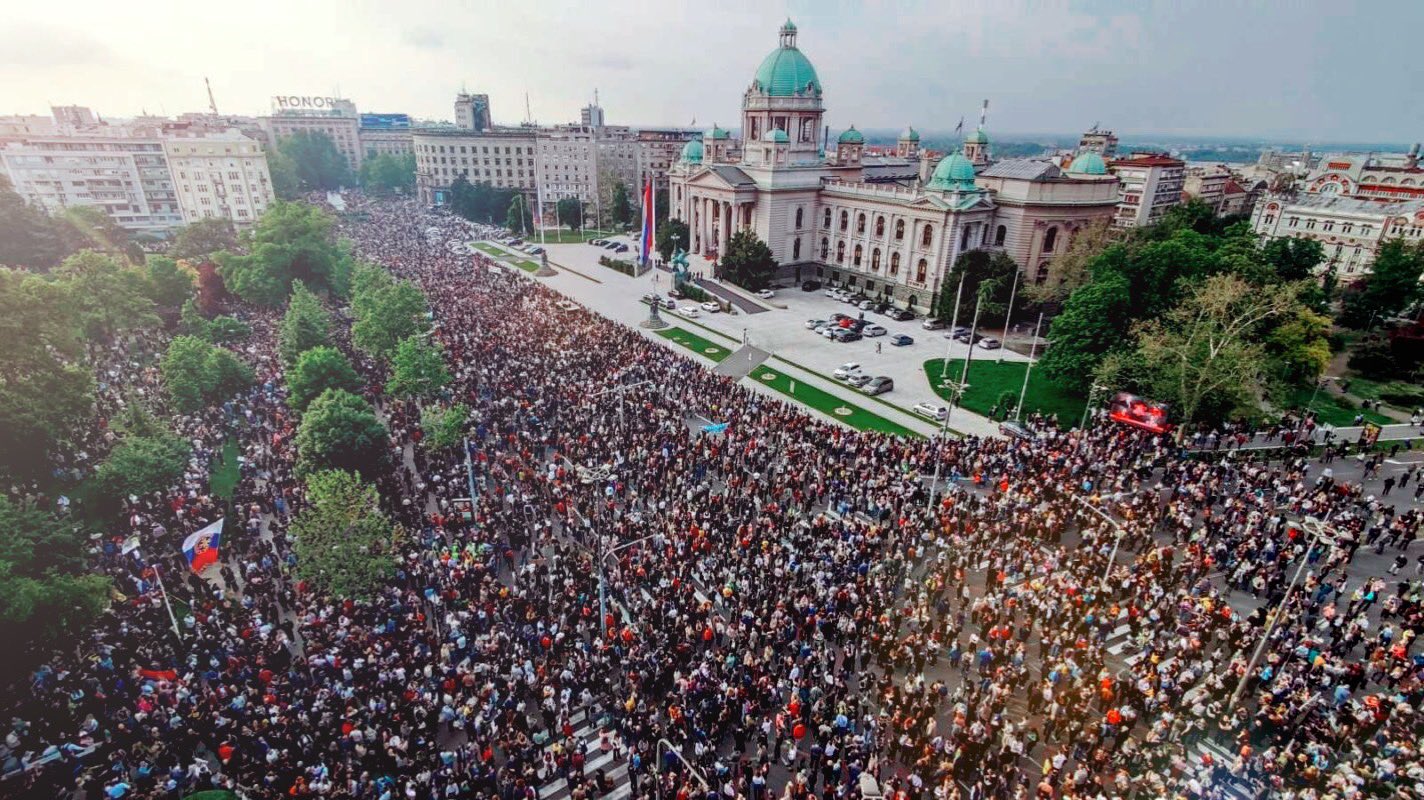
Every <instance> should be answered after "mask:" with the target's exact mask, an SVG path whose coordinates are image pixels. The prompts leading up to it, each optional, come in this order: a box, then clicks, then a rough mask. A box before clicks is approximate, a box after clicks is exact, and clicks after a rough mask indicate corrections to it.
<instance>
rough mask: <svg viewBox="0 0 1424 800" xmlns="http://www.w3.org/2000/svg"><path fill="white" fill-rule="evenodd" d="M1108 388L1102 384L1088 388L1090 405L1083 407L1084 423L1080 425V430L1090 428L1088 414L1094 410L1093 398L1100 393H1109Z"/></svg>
mask: <svg viewBox="0 0 1424 800" xmlns="http://www.w3.org/2000/svg"><path fill="white" fill-rule="evenodd" d="M1107 388H1108V387H1106V386H1104V385H1102V384H1101V383H1095V384H1093V385H1092V386H1091V387H1089V388H1088V404H1087V405H1085V406H1083V421H1082V422H1080V423H1078V427H1079V428H1084V429H1086V428H1087V427H1088V413H1089V412H1090V411H1092V410H1093V398H1094V397H1096V396H1097V394H1098V392H1105V391H1107Z"/></svg>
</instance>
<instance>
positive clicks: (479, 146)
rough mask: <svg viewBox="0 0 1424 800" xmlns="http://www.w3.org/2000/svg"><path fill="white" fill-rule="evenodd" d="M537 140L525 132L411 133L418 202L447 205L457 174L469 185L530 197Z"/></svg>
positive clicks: (429, 130)
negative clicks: (522, 191)
mask: <svg viewBox="0 0 1424 800" xmlns="http://www.w3.org/2000/svg"><path fill="white" fill-rule="evenodd" d="M535 140H536V136H535V134H534V131H533V130H532V129H525V128H496V129H493V130H488V131H466V130H459V129H456V128H417V129H415V130H414V131H413V132H412V135H411V146H412V148H413V149H414V151H415V183H416V191H417V192H419V194H420V199H421V202H424V203H427V204H432V205H440V204H443V203H445V202H446V195H447V193H448V191H449V188H450V184H451V183H452V182H453V181H454V180H455V178H456V177H457V176H460V175H463V176H464V177H465V179H466V180H468V181H469V182H470V183H481V182H483V183H488V184H490V185H491V186H494V187H495V188H500V189H521V190H524V191H527V192H530V193H532V192H533V191H534V189H535V183H536V181H535Z"/></svg>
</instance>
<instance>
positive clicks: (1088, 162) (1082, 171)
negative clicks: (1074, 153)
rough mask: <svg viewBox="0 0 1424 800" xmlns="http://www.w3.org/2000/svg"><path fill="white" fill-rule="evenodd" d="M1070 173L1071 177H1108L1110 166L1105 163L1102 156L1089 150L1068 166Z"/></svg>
mask: <svg viewBox="0 0 1424 800" xmlns="http://www.w3.org/2000/svg"><path fill="white" fill-rule="evenodd" d="M1068 173H1069V174H1070V175H1072V174H1077V175H1106V174H1108V165H1107V162H1105V161H1103V157H1102V156H1100V155H1098V154H1097V153H1095V152H1093V151H1092V150H1089V151H1088V152H1086V153H1083V154H1082V155H1079V156H1078V157H1077V158H1075V159H1073V163H1072V164H1069V165H1068Z"/></svg>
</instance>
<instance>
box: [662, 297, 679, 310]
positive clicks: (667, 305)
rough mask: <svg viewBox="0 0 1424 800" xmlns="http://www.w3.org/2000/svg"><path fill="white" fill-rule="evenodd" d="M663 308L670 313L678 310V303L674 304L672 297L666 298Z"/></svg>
mask: <svg viewBox="0 0 1424 800" xmlns="http://www.w3.org/2000/svg"><path fill="white" fill-rule="evenodd" d="M663 308H666V309H667V310H668V311H672V310H673V309H675V308H677V303H675V302H673V299H672V298H671V297H664V298H663Z"/></svg>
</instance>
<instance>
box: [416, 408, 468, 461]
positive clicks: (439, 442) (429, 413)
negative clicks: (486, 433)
mask: <svg viewBox="0 0 1424 800" xmlns="http://www.w3.org/2000/svg"><path fill="white" fill-rule="evenodd" d="M469 424H470V407H469V406H467V405H465V404H464V403H456V404H455V405H453V406H450V407H449V408H440V407H438V406H431V407H429V408H426V409H425V410H424V411H422V412H421V414H420V430H421V432H422V433H423V434H424V437H423V438H422V439H421V440H420V443H421V444H423V445H425V446H426V447H428V448H430V449H432V450H444V449H445V448H448V447H454V446H455V445H457V444H459V443H460V440H461V439H462V438H464V436H465V430H466V428H467V427H468V426H469Z"/></svg>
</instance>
